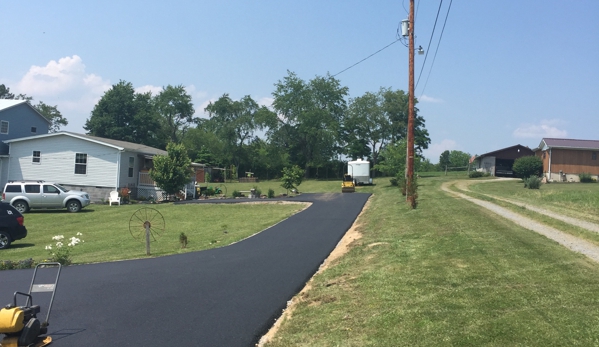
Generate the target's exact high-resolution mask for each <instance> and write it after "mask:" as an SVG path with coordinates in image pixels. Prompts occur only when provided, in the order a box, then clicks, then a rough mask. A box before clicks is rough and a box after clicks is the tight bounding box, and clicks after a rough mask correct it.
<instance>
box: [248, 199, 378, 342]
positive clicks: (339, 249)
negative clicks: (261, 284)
mask: <svg viewBox="0 0 599 347" xmlns="http://www.w3.org/2000/svg"><path fill="white" fill-rule="evenodd" d="M371 199H372V195H371V196H370V198H368V200H367V201H366V204H364V207H363V208H362V211H361V212H360V214H359V215H358V217H357V218H356V220H355V221H354V223H353V224H352V226H351V227H350V228H349V229H348V230H347V232H346V233H345V235H343V237H342V238H341V240H340V241H339V243H337V246H335V249H333V251H332V252H331V254H329V256H328V257H327V258H326V259H325V260H324V262H323V263H322V264H321V265H320V267H319V268H318V271H316V273H315V274H314V275H313V276H312V277H311V278H310V280H308V282H307V283H306V285H305V286H304V288H302V290H300V292H299V293H297V294H296V295H295V296H294V297H293V298H292V299H291V300H289V301H288V302H287V307H286V308H285V309H284V310H283V313H282V314H281V316H280V317H279V318H277V320H276V321H275V323H274V324H273V326H272V327H271V328H270V329H269V330H268V332H267V333H266V334H264V336H262V337H261V338H260V341H259V342H258V343H257V344H256V346H257V347H263V346H264V345H265V344H266V343H268V342H269V341H271V340H272V339H274V337H275V335H276V334H277V332H278V331H279V329H280V328H281V324H283V322H285V321H287V320H289V319H291V317H292V316H293V312H294V311H295V308H296V307H297V305H298V304H299V303H300V302H301V301H302V297H304V294H305V293H307V292H308V291H310V290H311V289H312V282H313V281H314V277H316V276H317V275H318V274H319V273H321V272H322V271H324V270H326V269H327V268H329V266H331V264H332V263H333V262H334V261H335V260H337V259H339V258H341V257H342V256H344V255H345V254H346V253H347V252H349V250H350V249H351V244H352V242H354V241H356V240H359V239H360V238H362V233H360V231H359V230H358V229H359V228H360V226H362V223H361V221H360V219H361V218H362V214H363V213H364V212H365V211H367V210H368V208H369V207H370V201H371Z"/></svg>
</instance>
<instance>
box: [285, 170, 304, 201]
mask: <svg viewBox="0 0 599 347" xmlns="http://www.w3.org/2000/svg"><path fill="white" fill-rule="evenodd" d="M282 174H283V177H281V182H282V183H281V187H283V188H285V189H287V194H289V189H293V188H297V187H298V186H299V185H300V184H302V181H303V180H304V170H303V169H302V168H301V167H299V166H297V165H294V166H293V167H286V168H283V171H282Z"/></svg>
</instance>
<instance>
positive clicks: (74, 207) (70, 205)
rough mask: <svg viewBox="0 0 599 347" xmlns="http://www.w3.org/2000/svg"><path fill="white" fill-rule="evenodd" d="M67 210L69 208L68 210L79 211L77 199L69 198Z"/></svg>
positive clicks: (79, 204) (79, 206) (79, 205)
mask: <svg viewBox="0 0 599 347" xmlns="http://www.w3.org/2000/svg"><path fill="white" fill-rule="evenodd" d="M67 210H69V212H79V211H81V203H80V202H79V201H77V200H69V202H67Z"/></svg>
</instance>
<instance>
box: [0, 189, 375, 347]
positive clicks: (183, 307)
mask: <svg viewBox="0 0 599 347" xmlns="http://www.w3.org/2000/svg"><path fill="white" fill-rule="evenodd" d="M369 196H370V195H369V194H361V193H354V194H341V193H339V194H302V195H300V196H298V197H295V198H293V199H292V200H293V201H307V202H312V203H313V204H312V206H310V207H309V208H308V209H306V210H304V211H303V212H301V213H298V214H296V215H294V216H292V217H290V218H288V219H287V220H285V221H283V222H281V223H279V224H277V225H275V226H273V227H271V228H269V229H267V230H264V231H263V232H261V233H259V234H257V235H255V236H253V237H250V238H248V239H246V240H244V241H242V242H239V243H236V244H233V245H230V246H227V247H223V248H219V249H212V250H206V251H201V252H193V253H186V254H180V255H173V256H166V257H160V258H151V259H140V260H129V261H121V262H112V263H102V264H89V265H80V266H70V267H65V268H63V271H62V275H61V278H60V281H59V283H58V289H57V291H56V298H55V300H54V306H53V309H52V312H51V316H50V327H49V334H50V335H52V336H53V338H54V342H53V343H52V347H67V346H78V347H79V346H88V347H94V346H103V347H106V346H136V347H137V346H219V347H220V346H225V347H235V346H254V344H255V343H257V342H258V340H259V338H260V337H261V336H262V335H263V334H264V333H265V332H266V331H267V330H268V328H269V327H270V326H271V325H272V324H273V322H274V320H275V319H276V318H277V317H278V316H280V314H281V312H282V310H283V309H284V308H285V307H286V304H287V301H288V300H290V299H291V298H292V297H293V296H294V295H295V294H296V293H298V292H299V291H300V290H301V288H303V286H304V285H305V283H306V282H307V281H308V280H309V279H310V277H311V276H312V275H313V274H314V273H315V272H316V271H317V270H318V267H319V266H320V264H321V263H322V262H323V260H324V259H325V258H326V257H327V256H328V255H329V254H330V252H331V251H332V250H333V249H334V248H335V246H336V244H337V243H338V242H339V240H340V239H341V238H342V237H343V235H344V234H345V232H346V231H347V230H348V229H349V228H350V227H351V225H352V223H353V222H354V220H355V219H356V217H357V216H358V214H359V213H360V212H361V210H362V208H363V207H364V204H365V203H366V201H367V200H368V198H369ZM221 202H222V201H221ZM198 208H199V209H201V208H202V207H201V205H200V204H198ZM167 230H168V229H167ZM170 232H176V230H170ZM32 273H33V271H32V270H11V271H0V305H4V304H8V303H10V302H12V293H13V292H14V291H16V290H19V291H23V292H27V291H28V289H29V284H30V281H31V276H32ZM40 274H41V273H40ZM42 276H43V275H42ZM39 282H41V283H44V282H51V281H46V280H45V279H44V278H43V277H41V278H40V281H39ZM36 295H40V296H38V297H34V303H35V304H40V305H42V306H44V305H46V306H47V304H46V301H45V300H47V299H48V297H41V295H46V294H43V293H38V294H36ZM37 298H39V299H37ZM36 299H37V300H36ZM43 309H44V307H43ZM42 313H44V310H43V311H42ZM38 317H42V316H39V315H38ZM43 317H45V316H43Z"/></svg>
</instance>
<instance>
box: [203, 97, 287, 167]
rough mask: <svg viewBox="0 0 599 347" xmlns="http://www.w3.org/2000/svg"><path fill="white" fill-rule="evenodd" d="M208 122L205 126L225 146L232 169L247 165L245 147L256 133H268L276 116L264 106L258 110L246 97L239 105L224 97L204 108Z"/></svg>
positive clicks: (254, 102)
mask: <svg viewBox="0 0 599 347" xmlns="http://www.w3.org/2000/svg"><path fill="white" fill-rule="evenodd" d="M205 111H206V112H208V116H209V117H210V120H209V121H208V122H206V126H207V127H208V128H209V129H211V130H212V131H214V133H216V134H217V135H218V136H219V137H220V138H221V139H223V140H224V142H225V143H226V145H227V147H226V148H227V152H228V155H229V156H230V158H231V160H232V163H233V164H235V165H236V166H240V165H242V164H246V165H249V167H247V168H246V169H250V168H251V164H250V163H248V162H247V159H248V155H247V153H245V151H246V149H247V146H248V145H249V144H250V143H251V141H252V140H253V139H254V137H255V133H256V131H258V130H263V131H264V130H269V129H270V128H271V127H274V126H276V123H277V116H276V114H275V113H274V112H272V111H270V110H269V109H268V108H267V107H265V106H260V105H258V103H257V102H256V101H254V99H252V98H251V97H250V96H249V95H246V96H245V97H243V98H242V99H241V100H239V101H234V100H232V99H231V98H230V97H229V95H228V94H224V95H223V96H221V97H220V98H219V99H218V100H217V101H215V102H214V103H213V102H210V104H208V106H207V107H206V108H205Z"/></svg>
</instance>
